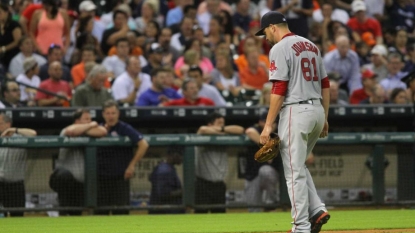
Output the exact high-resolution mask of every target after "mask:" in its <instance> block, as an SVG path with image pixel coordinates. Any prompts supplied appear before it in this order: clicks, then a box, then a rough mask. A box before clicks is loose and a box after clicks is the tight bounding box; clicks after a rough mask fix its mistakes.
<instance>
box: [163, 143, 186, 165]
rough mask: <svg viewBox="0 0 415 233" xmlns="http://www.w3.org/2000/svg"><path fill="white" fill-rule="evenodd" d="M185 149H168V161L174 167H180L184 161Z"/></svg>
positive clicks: (178, 147) (173, 147)
mask: <svg viewBox="0 0 415 233" xmlns="http://www.w3.org/2000/svg"><path fill="white" fill-rule="evenodd" d="M183 153H184V148H183V147H182V146H171V147H169V148H168V149H167V155H166V157H167V158H166V160H167V163H169V164H172V165H179V164H181V163H182V161H183Z"/></svg>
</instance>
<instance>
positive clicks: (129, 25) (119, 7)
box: [101, 3, 137, 31]
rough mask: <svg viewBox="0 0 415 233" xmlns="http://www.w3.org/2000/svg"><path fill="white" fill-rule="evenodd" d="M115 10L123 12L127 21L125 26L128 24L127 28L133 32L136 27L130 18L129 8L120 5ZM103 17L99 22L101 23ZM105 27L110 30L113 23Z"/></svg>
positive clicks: (126, 5)
mask: <svg viewBox="0 0 415 233" xmlns="http://www.w3.org/2000/svg"><path fill="white" fill-rule="evenodd" d="M117 10H119V11H122V12H124V13H125V14H126V15H127V19H128V22H127V24H128V27H129V28H130V30H133V31H135V30H136V29H137V28H136V26H137V25H136V23H135V21H134V19H133V17H131V15H132V12H131V7H130V6H129V5H128V4H127V3H122V4H120V5H119V6H117ZM103 17H105V15H104V16H103ZM103 17H101V21H103ZM112 18H113V17H112ZM110 19H111V18H110ZM105 25H107V28H112V27H113V26H114V22H113V21H111V22H110V23H108V24H105Z"/></svg>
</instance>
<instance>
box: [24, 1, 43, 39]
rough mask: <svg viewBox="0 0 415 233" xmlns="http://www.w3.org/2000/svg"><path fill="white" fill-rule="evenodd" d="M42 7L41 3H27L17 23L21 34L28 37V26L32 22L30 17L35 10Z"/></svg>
mask: <svg viewBox="0 0 415 233" xmlns="http://www.w3.org/2000/svg"><path fill="white" fill-rule="evenodd" d="M42 8H43V6H42V4H41V3H29V4H28V5H27V7H26V8H25V9H24V10H23V12H22V15H21V16H20V19H19V23H20V26H21V28H22V33H23V34H25V35H29V32H30V24H31V21H32V16H33V14H34V13H35V12H36V10H39V9H42Z"/></svg>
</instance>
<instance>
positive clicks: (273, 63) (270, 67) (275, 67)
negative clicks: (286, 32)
mask: <svg viewBox="0 0 415 233" xmlns="http://www.w3.org/2000/svg"><path fill="white" fill-rule="evenodd" d="M277 70H278V68H277V66H276V65H275V61H274V60H272V61H271V64H270V65H269V72H271V73H273V72H274V71H277Z"/></svg>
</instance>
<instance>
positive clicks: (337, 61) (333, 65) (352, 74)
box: [323, 36, 361, 93]
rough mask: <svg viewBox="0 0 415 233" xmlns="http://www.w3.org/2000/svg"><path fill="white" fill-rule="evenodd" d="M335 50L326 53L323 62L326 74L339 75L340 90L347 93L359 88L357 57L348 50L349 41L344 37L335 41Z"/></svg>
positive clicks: (359, 78)
mask: <svg viewBox="0 0 415 233" xmlns="http://www.w3.org/2000/svg"><path fill="white" fill-rule="evenodd" d="M336 47H337V49H335V50H333V51H331V52H329V53H327V54H326V55H325V56H324V59H323V62H324V66H325V67H326V70H327V72H328V73H329V72H336V73H338V74H340V75H341V80H340V81H339V84H340V88H342V89H344V90H346V91H347V92H348V93H353V91H354V90H356V89H359V88H361V77H360V72H359V70H360V67H359V57H358V56H357V54H356V52H354V51H352V50H351V49H350V41H349V38H347V37H346V36H339V37H337V39H336Z"/></svg>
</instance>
